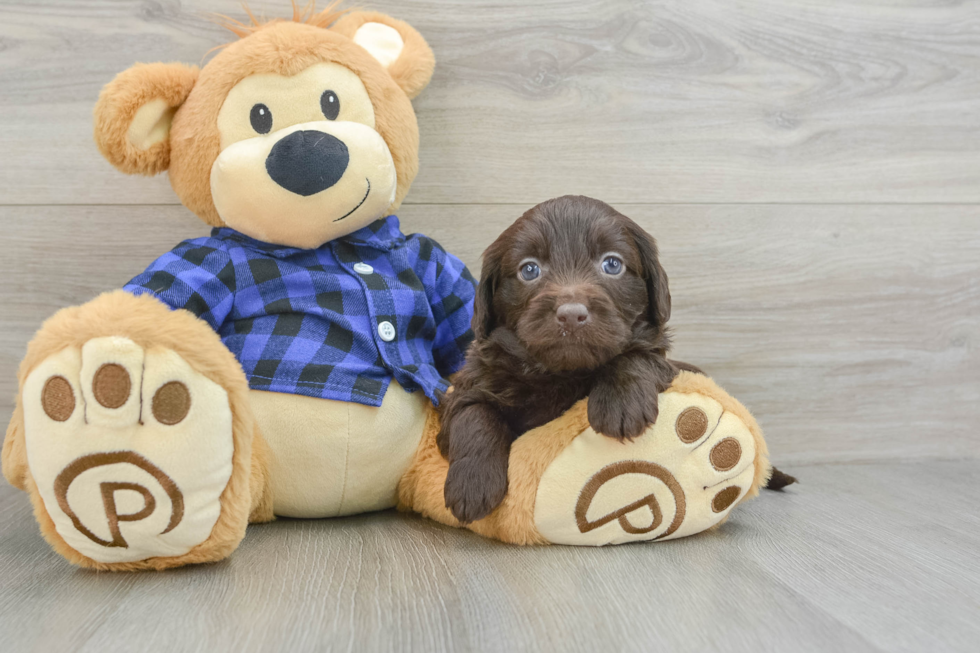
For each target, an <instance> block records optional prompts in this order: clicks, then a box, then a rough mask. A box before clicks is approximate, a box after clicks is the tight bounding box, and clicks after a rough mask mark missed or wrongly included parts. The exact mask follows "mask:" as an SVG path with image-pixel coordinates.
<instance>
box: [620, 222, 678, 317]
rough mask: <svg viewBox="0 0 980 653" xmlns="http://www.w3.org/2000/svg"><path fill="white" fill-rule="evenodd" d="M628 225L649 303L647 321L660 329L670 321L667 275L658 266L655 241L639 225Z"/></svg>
mask: <svg viewBox="0 0 980 653" xmlns="http://www.w3.org/2000/svg"><path fill="white" fill-rule="evenodd" d="M630 223H631V224H630V228H629V230H630V234H631V235H632V236H633V242H635V243H636V248H637V249H638V250H639V252H640V262H641V264H642V265H643V278H644V281H646V284H647V297H648V300H647V301H648V302H649V303H648V307H647V311H648V317H647V319H648V320H649V321H650V324H652V325H653V326H654V327H656V328H662V327H663V326H664V325H665V324H667V320H669V319H670V286H669V285H668V283H667V273H666V272H664V269H663V267H662V266H661V265H660V258H659V256H658V254H657V241H655V240H654V239H653V236H651V235H650V234H648V233H647V232H646V231H644V230H643V228H642V227H640V225H638V224H636V223H635V222H633V221H632V220H631V221H630Z"/></svg>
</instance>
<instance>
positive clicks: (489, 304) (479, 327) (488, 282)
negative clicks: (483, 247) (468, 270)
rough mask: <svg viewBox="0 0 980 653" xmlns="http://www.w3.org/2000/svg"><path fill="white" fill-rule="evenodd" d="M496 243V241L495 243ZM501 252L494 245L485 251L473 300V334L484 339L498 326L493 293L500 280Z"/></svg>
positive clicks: (478, 338) (479, 338)
mask: <svg viewBox="0 0 980 653" xmlns="http://www.w3.org/2000/svg"><path fill="white" fill-rule="evenodd" d="M495 244H496V243H495ZM500 258H501V257H500V254H499V253H498V252H497V251H496V250H495V249H494V247H493V245H491V246H490V247H489V248H487V251H485V252H483V267H482V268H481V270H480V284H479V285H478V286H477V287H476V298H475V299H474V301H473V323H472V327H473V335H474V336H475V337H476V339H477V340H482V339H483V338H486V337H487V336H489V335H490V333H491V332H492V331H493V330H494V329H495V328H496V327H497V316H496V314H495V313H494V310H493V293H494V292H495V291H496V290H497V284H498V283H499V281H500V269H501V268H500Z"/></svg>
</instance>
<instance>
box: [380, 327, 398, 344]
mask: <svg viewBox="0 0 980 653" xmlns="http://www.w3.org/2000/svg"><path fill="white" fill-rule="evenodd" d="M378 335H379V336H381V339H382V340H384V341H385V342H391V341H392V340H394V339H395V326H394V325H393V324H392V323H391V322H382V323H381V324H379V325H378Z"/></svg>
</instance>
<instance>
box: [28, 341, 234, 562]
mask: <svg viewBox="0 0 980 653" xmlns="http://www.w3.org/2000/svg"><path fill="white" fill-rule="evenodd" d="M23 401H24V421H25V439H26V446H27V458H28V465H29V467H30V471H31V475H32V477H33V478H34V481H35V483H36V484H37V487H38V491H39V493H40V495H41V498H42V500H43V502H44V507H45V509H46V510H47V512H48V514H49V515H50V517H51V519H52V521H53V522H54V525H55V528H56V530H57V531H58V534H59V535H60V536H61V537H62V538H63V539H64V540H65V542H66V543H67V544H68V545H69V546H71V547H72V548H74V549H75V550H76V551H78V552H79V553H81V554H82V555H85V556H87V557H89V558H91V559H92V560H95V561H97V562H101V563H117V562H134V561H138V560H144V559H146V558H150V557H156V556H167V557H169V556H178V555H182V554H184V553H187V552H188V551H190V550H191V549H192V548H193V547H194V546H196V545H198V544H200V543H201V542H203V541H205V540H206V539H208V537H209V536H210V534H211V530H212V529H213V527H214V525H215V523H216V522H217V520H218V517H219V515H220V513H221V504H220V500H219V499H220V496H221V493H222V492H223V491H224V488H225V486H226V485H227V484H228V480H229V478H230V477H231V471H232V454H233V450H234V445H233V441H232V415H231V408H230V406H229V403H228V395H227V393H226V392H225V391H224V390H223V389H222V388H221V387H220V386H218V385H217V384H216V383H214V382H212V381H210V380H209V379H207V378H205V377H204V376H202V375H200V374H198V373H197V372H195V371H194V370H192V369H191V367H190V366H189V365H188V364H187V363H186V362H185V361H184V360H183V359H182V358H180V357H179V356H178V355H177V354H175V353H174V352H173V351H170V350H165V349H149V350H145V351H144V350H143V349H142V348H140V347H138V346H137V345H136V344H135V343H133V342H132V341H131V340H129V339H126V338H120V337H110V338H97V339H94V340H90V341H88V342H87V343H86V344H85V345H84V346H83V347H82V348H81V349H75V348H69V349H65V350H63V351H61V352H59V353H58V354H56V355H54V356H52V357H50V358H48V359H47V360H45V361H44V362H43V363H41V364H40V365H39V366H38V367H37V368H35V369H34V370H33V371H32V372H31V374H30V375H29V376H28V378H27V380H26V382H25V384H24V393H23Z"/></svg>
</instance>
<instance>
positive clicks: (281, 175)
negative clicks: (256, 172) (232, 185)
mask: <svg viewBox="0 0 980 653" xmlns="http://www.w3.org/2000/svg"><path fill="white" fill-rule="evenodd" d="M349 162H350V154H349V153H348V152H347V146H346V145H344V142H343V141H342V140H340V139H339V138H336V137H335V136H331V135H330V134H327V133H326V132H321V131H316V130H314V129H305V130H303V131H298V132H293V133H292V134H290V135H289V136H286V137H285V138H283V139H281V140H280V141H279V142H278V143H276V144H275V145H274V146H272V151H271V152H269V156H268V157H266V159H265V169H266V171H267V172H268V173H269V176H270V177H272V180H273V181H274V182H276V183H277V184H279V185H280V186H282V187H283V188H285V189H286V190H288V191H289V192H291V193H296V194H297V195H302V196H303V197H308V196H310V195H316V194H317V193H319V192H320V191H322V190H326V189H328V188H330V187H331V186H333V185H334V184H336V183H337V182H338V181H340V178H341V177H343V176H344V171H345V170H347V164H348V163H349Z"/></svg>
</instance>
